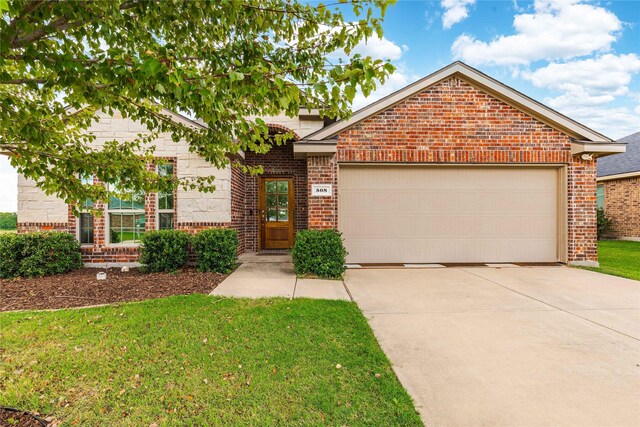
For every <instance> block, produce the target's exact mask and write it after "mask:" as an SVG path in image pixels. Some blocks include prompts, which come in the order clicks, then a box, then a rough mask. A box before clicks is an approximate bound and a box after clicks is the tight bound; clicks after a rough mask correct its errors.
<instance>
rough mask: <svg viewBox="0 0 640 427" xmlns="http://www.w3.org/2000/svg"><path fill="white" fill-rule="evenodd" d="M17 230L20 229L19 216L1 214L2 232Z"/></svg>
mask: <svg viewBox="0 0 640 427" xmlns="http://www.w3.org/2000/svg"><path fill="white" fill-rule="evenodd" d="M16 228H18V214H17V213H15V212H0V230H15V229H16Z"/></svg>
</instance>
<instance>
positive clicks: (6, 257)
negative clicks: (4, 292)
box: [0, 234, 24, 279]
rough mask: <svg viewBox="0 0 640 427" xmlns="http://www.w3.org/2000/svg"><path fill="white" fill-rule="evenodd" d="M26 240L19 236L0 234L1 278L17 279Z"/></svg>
mask: <svg viewBox="0 0 640 427" xmlns="http://www.w3.org/2000/svg"><path fill="white" fill-rule="evenodd" d="M23 245H24V238H23V237H22V235H19V234H0V278H2V279H6V278H9V277H15V276H17V275H18V273H19V271H20V259H21V258H22V247H23Z"/></svg>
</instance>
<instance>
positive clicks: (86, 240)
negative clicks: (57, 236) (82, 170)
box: [78, 175, 93, 245]
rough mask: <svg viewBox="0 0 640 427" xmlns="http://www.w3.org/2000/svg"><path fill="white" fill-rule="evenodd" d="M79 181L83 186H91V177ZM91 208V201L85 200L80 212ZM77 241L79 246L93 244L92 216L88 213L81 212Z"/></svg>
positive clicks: (83, 177) (84, 177)
mask: <svg viewBox="0 0 640 427" xmlns="http://www.w3.org/2000/svg"><path fill="white" fill-rule="evenodd" d="M80 181H81V182H82V184H84V185H92V184H93V175H89V176H81V177H80ZM91 208H93V201H92V200H89V199H87V200H85V201H84V203H83V204H82V210H83V211H86V210H89V209H91ZM78 241H79V242H80V244H81V245H91V244H93V214H91V213H89V212H81V213H80V218H79V219H78Z"/></svg>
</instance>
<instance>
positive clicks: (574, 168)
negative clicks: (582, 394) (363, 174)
mask: <svg viewBox="0 0 640 427" xmlns="http://www.w3.org/2000/svg"><path fill="white" fill-rule="evenodd" d="M340 162H381V163H425V164H428V163H433V164H438V163H461V164H473V163H477V164H514V163H516V164H517V163H539V164H540V163H549V164H566V165H567V166H568V195H567V196H568V200H567V202H568V261H570V262H576V261H577V262H584V261H586V262H589V261H597V246H596V215H595V211H596V194H595V193H596V181H595V177H596V174H595V161H583V160H582V159H580V158H576V157H573V156H571V141H570V138H569V136H568V135H565V134H563V133H562V132H560V131H558V130H555V129H553V128H551V127H550V126H548V125H546V124H544V123H542V122H540V121H538V120H537V119H535V118H533V117H531V116H529V115H527V114H525V113H523V112H521V111H519V110H517V109H515V108H513V107H511V106H510V105H508V104H506V103H504V102H502V101H500V100H498V99H496V98H494V97H492V96H491V95H489V94H487V93H485V92H483V91H481V90H479V89H477V88H475V87H474V86H472V85H471V84H469V83H467V82H466V81H463V80H461V79H459V78H457V77H451V78H449V79H447V80H444V81H442V82H440V83H438V84H436V85H434V86H432V87H430V88H428V89H426V90H425V91H423V92H421V93H419V94H416V95H414V96H413V97H411V98H409V99H407V100H405V101H403V102H401V103H400V104H397V105H396V106H394V107H392V108H389V109H387V110H385V111H382V112H380V113H379V114H377V115H375V116H373V117H370V118H368V119H366V120H364V121H362V122H360V123H358V124H356V125H354V126H353V127H351V128H349V129H347V130H345V131H344V132H342V133H341V134H340V135H339V136H338V143H337V154H336V155H335V156H334V157H333V158H320V157H310V158H309V159H308V170H309V191H310V185H311V184H312V183H329V182H333V184H334V191H333V196H332V197H329V198H320V197H313V198H310V200H309V208H310V209H309V227H312V228H337V227H338V221H337V198H338V191H339V187H338V185H337V184H338V183H337V177H336V175H337V173H338V171H337V167H336V163H340Z"/></svg>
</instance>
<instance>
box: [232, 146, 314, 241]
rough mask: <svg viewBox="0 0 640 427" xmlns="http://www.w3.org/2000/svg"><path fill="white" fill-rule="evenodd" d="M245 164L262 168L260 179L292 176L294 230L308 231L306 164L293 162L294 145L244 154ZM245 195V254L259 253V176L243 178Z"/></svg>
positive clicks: (299, 161)
mask: <svg viewBox="0 0 640 427" xmlns="http://www.w3.org/2000/svg"><path fill="white" fill-rule="evenodd" d="M245 162H246V164H247V165H248V166H258V165H261V166H262V167H263V170H264V172H263V173H262V174H261V175H260V176H262V177H269V176H282V177H293V186H294V191H295V207H294V229H295V231H296V232H297V231H299V230H304V229H306V228H307V211H308V208H307V200H308V198H307V161H306V160H305V159H294V157H293V143H287V144H284V145H281V146H274V147H272V148H271V150H270V151H269V152H268V153H266V154H256V153H252V152H247V153H246V156H245ZM244 182H245V194H244V238H245V251H247V252H254V251H257V250H258V225H259V223H258V221H259V217H258V177H257V176H250V175H247V176H245V180H244Z"/></svg>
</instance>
